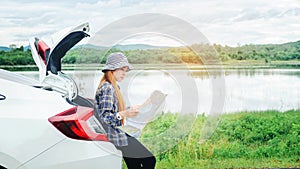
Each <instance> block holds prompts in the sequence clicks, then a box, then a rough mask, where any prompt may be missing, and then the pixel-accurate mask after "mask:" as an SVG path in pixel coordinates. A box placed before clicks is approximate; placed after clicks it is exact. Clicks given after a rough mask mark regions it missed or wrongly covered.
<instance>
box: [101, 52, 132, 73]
mask: <svg viewBox="0 0 300 169" xmlns="http://www.w3.org/2000/svg"><path fill="white" fill-rule="evenodd" d="M125 66H128V71H129V70H132V69H133V66H132V65H131V64H129V62H128V60H127V58H126V56H125V55H124V54H123V53H121V52H116V53H111V54H110V55H109V56H108V57H107V60H106V64H105V66H104V68H103V69H102V72H105V71H107V70H116V69H118V68H122V67H125Z"/></svg>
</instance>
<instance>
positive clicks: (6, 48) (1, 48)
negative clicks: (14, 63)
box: [0, 46, 10, 52]
mask: <svg viewBox="0 0 300 169" xmlns="http://www.w3.org/2000/svg"><path fill="white" fill-rule="evenodd" d="M0 51H5V52H7V51H10V48H9V47H6V46H0Z"/></svg>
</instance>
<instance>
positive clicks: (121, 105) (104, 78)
mask: <svg viewBox="0 0 300 169" xmlns="http://www.w3.org/2000/svg"><path fill="white" fill-rule="evenodd" d="M104 82H109V83H110V84H112V86H113V87H114V89H115V91H116V95H117V99H118V111H119V112H120V111H123V110H125V104H124V100H123V97H122V94H121V92H120V89H119V87H118V85H117V82H116V79H115V77H114V75H113V72H112V71H111V70H108V71H105V72H104V75H103V76H102V78H101V80H100V83H99V86H98V88H100V87H101V86H102V84H103V83H104Z"/></svg>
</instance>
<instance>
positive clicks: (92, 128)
mask: <svg viewBox="0 0 300 169" xmlns="http://www.w3.org/2000/svg"><path fill="white" fill-rule="evenodd" d="M93 114H94V109H92V108H88V107H81V106H77V107H73V108H71V109H68V110H66V111H64V112H62V113H59V114H57V115H55V116H53V117H50V118H49V119H48V120H49V122H50V123H51V124H53V125H54V126H55V127H56V128H57V129H58V130H59V131H60V132H62V133H63V134H64V135H66V136H67V137H69V138H73V139H79V140H98V141H108V139H107V137H106V134H105V132H104V130H103V128H102V126H101V124H100V123H99V122H98V120H97V119H96V118H95V116H94V115H93Z"/></svg>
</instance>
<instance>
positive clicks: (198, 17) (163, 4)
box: [0, 0, 300, 46]
mask: <svg viewBox="0 0 300 169" xmlns="http://www.w3.org/2000/svg"><path fill="white" fill-rule="evenodd" d="M0 3H1V5H0V46H9V45H10V44H16V45H17V46H21V45H23V46H27V45H28V39H29V38H31V37H34V36H37V37H42V36H49V35H51V34H53V33H55V32H57V31H59V30H62V29H64V28H66V27H70V26H76V25H78V24H81V23H85V22H89V24H90V28H91V30H90V34H91V36H93V34H96V33H97V32H98V31H99V30H101V29H102V28H104V27H106V26H107V25H110V24H111V23H113V22H116V21H118V20H120V19H122V18H124V17H129V16H132V15H136V14H145V13H157V14H162V15H168V16H172V17H175V18H178V19H181V20H183V21H185V22H186V23H189V24H190V25H192V26H194V27H195V28H196V29H197V30H199V31H200V32H201V33H202V34H203V35H204V36H205V37H206V38H207V39H208V41H209V42H210V43H212V44H213V43H216V44H221V45H229V46H237V45H244V44H268V43H272V44H278V43H286V42H294V41H298V40H300V0H272V1H270V0H244V1H241V0H230V1H224V0H184V1H182V0H181V1H180V0H166V1H158V0H48V1H43V0H14V1H11V0H2V1H1V2H0ZM147 36H148V38H146V39H148V41H147V40H145V38H144V39H143V38H141V37H139V36H136V37H134V38H129V39H127V40H124V41H123V42H122V43H123V44H126V43H149V44H151V45H155V43H157V45H168V44H169V45H172V43H173V42H172V40H170V39H169V40H168V38H166V37H165V36H164V37H161V36H157V35H155V36H154V35H153V36H152V38H149V36H151V35H149V34H148V35H147ZM157 39H160V40H157ZM173 41H174V40H173ZM158 42H159V43H158ZM174 44H175V43H174Z"/></svg>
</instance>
